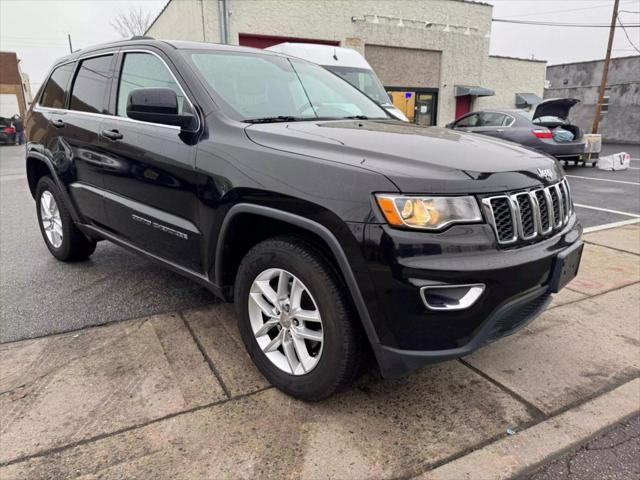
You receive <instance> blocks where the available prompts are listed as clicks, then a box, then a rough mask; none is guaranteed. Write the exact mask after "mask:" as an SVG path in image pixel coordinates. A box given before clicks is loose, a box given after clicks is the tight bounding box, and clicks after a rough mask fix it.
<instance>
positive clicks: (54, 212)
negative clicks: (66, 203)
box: [40, 190, 63, 248]
mask: <svg viewBox="0 0 640 480" xmlns="http://www.w3.org/2000/svg"><path fill="white" fill-rule="evenodd" d="M40 221H41V222H42V228H43V229H44V233H45V235H46V236H47V240H48V241H49V243H50V244H51V245H52V246H53V247H54V248H59V247H60V245H62V236H63V235H62V217H61V216H60V210H59V209H58V204H57V203H56V199H55V198H54V197H53V195H52V194H51V192H50V191H48V190H45V191H44V192H42V195H41V196H40Z"/></svg>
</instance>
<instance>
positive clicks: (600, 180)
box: [566, 175, 640, 185]
mask: <svg viewBox="0 0 640 480" xmlns="http://www.w3.org/2000/svg"><path fill="white" fill-rule="evenodd" d="M566 176H567V177H569V178H581V179H583V180H597V181H599V182H612V183H625V184H627V185H640V183H639V182H626V181H624V180H610V179H608V178H596V177H581V176H579V175H566Z"/></svg>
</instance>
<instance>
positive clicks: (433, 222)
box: [376, 194, 482, 230]
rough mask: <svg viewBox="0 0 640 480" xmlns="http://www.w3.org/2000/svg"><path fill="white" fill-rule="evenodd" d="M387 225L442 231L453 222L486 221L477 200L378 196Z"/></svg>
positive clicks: (469, 198) (470, 198) (466, 198)
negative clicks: (483, 219)
mask: <svg viewBox="0 0 640 480" xmlns="http://www.w3.org/2000/svg"><path fill="white" fill-rule="evenodd" d="M376 200H377V202H378V205H379V206H380V209H381V210H382V213H383V214H384V216H385V218H386V219H387V222H389V223H390V224H391V225H404V226H407V227H412V228H421V229H425V230H440V229H441V228H444V227H446V226H447V225H450V224H452V223H470V222H479V221H481V220H482V215H481V214H480V209H479V208H478V202H476V199H475V198H473V197H426V196H425V197H413V196H397V195H384V194H378V195H376Z"/></svg>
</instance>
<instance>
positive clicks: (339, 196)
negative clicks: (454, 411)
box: [26, 38, 582, 400]
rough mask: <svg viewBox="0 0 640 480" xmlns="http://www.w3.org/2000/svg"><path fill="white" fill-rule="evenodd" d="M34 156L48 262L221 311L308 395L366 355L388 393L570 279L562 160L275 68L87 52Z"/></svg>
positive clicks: (159, 50) (52, 80) (204, 48)
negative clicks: (131, 271)
mask: <svg viewBox="0 0 640 480" xmlns="http://www.w3.org/2000/svg"><path fill="white" fill-rule="evenodd" d="M27 138H28V148H27V154H26V155H27V158H26V162H27V173H28V182H29V188H30V189H31V193H32V194H33V196H34V198H35V200H36V205H37V207H36V208H37V214H38V220H39V223H40V229H41V230H42V234H43V238H44V241H45V244H46V246H47V248H48V249H49V250H50V251H51V253H52V254H53V255H54V256H55V257H56V258H58V259H60V260H63V261H69V260H81V259H86V258H87V257H89V256H90V255H91V254H92V253H93V251H94V250H95V248H96V242H97V241H99V240H103V239H106V240H110V241H112V242H114V243H116V244H118V245H121V246H123V247H125V248H128V249H129V250H132V251H133V252H136V253H139V254H141V255H144V256H146V257H147V258H149V259H151V260H154V261H156V262H160V263H161V264H163V265H165V266H167V267H168V268H171V269H172V270H174V271H176V272H179V273H181V274H183V275H186V276H187V277H189V278H192V279H193V280H195V281H197V282H200V283H201V284H203V285H205V286H206V287H208V288H209V289H210V290H212V291H213V292H214V293H216V294H217V295H218V296H220V297H221V298H223V299H225V300H229V301H231V300H234V301H235V304H236V307H237V314H238V326H239V329H240V333H241V335H242V338H243V340H244V343H245V345H246V348H247V351H248V352H249V355H250V356H251V358H252V359H253V361H254V362H255V364H256V365H257V367H258V368H259V369H260V371H261V372H262V373H263V374H264V376H265V377H266V378H267V379H268V380H269V381H270V382H272V383H273V384H274V385H276V386H277V387H279V388H280V389H282V390H284V391H286V392H288V393H289V394H291V395H294V396H297V397H299V398H303V399H308V400H317V399H320V398H323V397H325V396H327V395H330V394H331V393H332V392H334V391H336V390H337V389H338V388H340V387H342V386H345V385H347V384H348V383H349V382H350V381H351V380H352V379H353V378H354V377H355V375H356V373H357V371H358V369H359V366H360V365H361V359H362V358H363V356H365V355H364V354H365V353H366V351H367V350H369V346H370V347H371V348H370V350H372V351H373V353H374V355H375V359H376V360H377V363H378V365H379V367H380V369H381V372H382V374H383V375H384V376H387V377H393V376H397V375H401V374H403V373H405V372H408V371H410V370H412V369H415V368H417V367H420V366H422V365H424V364H427V363H429V362H435V361H440V360H445V359H450V358H455V357H460V356H462V355H466V354H468V353H470V352H471V351H473V350H475V349H476V348H478V347H480V346H482V345H484V344H486V343H488V342H490V341H492V340H495V339H497V338H499V337H502V336H505V335H508V334H510V333H512V332H514V331H515V330H517V329H518V328H521V327H522V326H523V325H525V324H526V323H527V322H529V321H530V320H532V319H533V318H535V317H536V316H537V315H538V314H539V313H540V312H541V311H542V310H543V309H544V308H545V306H546V305H547V303H548V301H549V299H550V294H551V293H553V292H557V291H558V290H559V289H560V288H562V287H563V286H564V285H565V284H566V283H567V282H568V281H569V280H571V279H572V278H573V277H574V276H575V274H576V272H577V268H578V264H579V262H580V255H581V251H582V242H581V240H580V236H581V227H580V225H579V224H578V222H577V221H576V215H575V213H574V210H573V206H572V202H571V193H570V191H569V185H568V183H567V181H566V180H565V179H564V176H563V172H562V170H561V168H560V167H559V165H558V164H557V163H556V162H555V161H554V160H553V159H550V158H549V157H547V156H545V155H544V154H539V153H534V152H532V151H530V150H525V149H523V148H520V147H518V146H516V145H514V144H511V143H503V142H501V141H499V140H495V139H492V138H485V137H482V136H478V135H471V134H466V133H460V132H455V131H451V130H447V129H440V128H422V127H418V126H413V125H409V124H405V123H402V122H398V121H395V120H393V119H391V118H389V117H388V115H387V114H386V113H385V111H384V110H382V109H381V108H380V107H379V106H378V105H377V104H376V103H375V102H373V101H371V100H370V99H369V98H368V97H366V96H365V95H364V94H362V93H361V92H359V91H358V90H357V89H355V88H354V87H352V86H351V85H350V84H348V83H347V82H345V81H343V80H342V79H341V78H339V77H337V76H335V75H333V74H332V73H330V72H328V71H326V70H324V69H323V68H321V67H319V66H316V65H314V64H311V63H308V62H305V61H302V60H299V59H295V58H290V57H287V56H286V55H281V54H277V53H271V52H265V51H261V50H254V49H248V48H240V47H232V46H222V45H212V44H204V43H189V42H165V41H157V40H153V39H144V38H143V39H136V40H129V41H124V42H119V43H112V44H109V45H103V46H98V47H95V48H90V49H86V50H82V51H80V52H76V53H74V54H72V55H70V56H68V57H66V58H63V59H61V60H59V61H58V62H57V63H56V64H55V65H54V67H53V69H52V71H51V74H50V76H49V78H48V80H47V81H46V82H45V85H44V86H43V88H42V89H41V91H40V92H39V94H38V95H37V97H36V101H35V102H34V104H33V106H32V108H31V111H30V113H29V116H28V121H27ZM508 361H509V360H508V359H505V362H508Z"/></svg>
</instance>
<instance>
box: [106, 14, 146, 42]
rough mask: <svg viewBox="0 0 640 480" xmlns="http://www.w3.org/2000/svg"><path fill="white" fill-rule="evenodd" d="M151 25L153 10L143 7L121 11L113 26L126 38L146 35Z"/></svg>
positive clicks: (112, 23)
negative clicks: (149, 10)
mask: <svg viewBox="0 0 640 480" xmlns="http://www.w3.org/2000/svg"><path fill="white" fill-rule="evenodd" d="M150 25H151V12H148V11H144V10H142V9H141V8H137V9H132V10H128V11H126V12H120V13H119V14H118V15H117V16H116V18H115V19H113V21H112V22H111V26H112V27H113V28H114V30H116V31H117V32H118V33H119V34H120V35H122V36H123V37H125V38H129V37H135V36H139V35H144V34H145V33H146V32H147V29H148V28H149V26H150Z"/></svg>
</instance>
